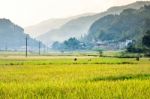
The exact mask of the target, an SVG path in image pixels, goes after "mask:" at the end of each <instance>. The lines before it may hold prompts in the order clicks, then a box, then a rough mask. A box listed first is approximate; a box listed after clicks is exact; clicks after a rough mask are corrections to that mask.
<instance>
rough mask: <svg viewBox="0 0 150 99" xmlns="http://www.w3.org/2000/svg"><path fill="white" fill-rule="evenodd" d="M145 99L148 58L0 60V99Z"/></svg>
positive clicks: (148, 81)
mask: <svg viewBox="0 0 150 99" xmlns="http://www.w3.org/2000/svg"><path fill="white" fill-rule="evenodd" d="M75 57H76V58H77V61H74V58H75ZM149 98H150V59H148V58H142V59H140V61H136V60H135V58H99V57H92V56H41V57H38V56H30V57H28V58H25V57H23V56H9V57H0V99H149Z"/></svg>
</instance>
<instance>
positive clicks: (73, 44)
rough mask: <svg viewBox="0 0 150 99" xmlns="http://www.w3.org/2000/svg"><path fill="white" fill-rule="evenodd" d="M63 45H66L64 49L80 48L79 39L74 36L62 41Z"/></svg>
mask: <svg viewBox="0 0 150 99" xmlns="http://www.w3.org/2000/svg"><path fill="white" fill-rule="evenodd" d="M64 45H65V46H66V49H69V50H77V49H79V48H80V41H79V40H77V39H76V38H70V39H68V40H67V41H65V42H64Z"/></svg>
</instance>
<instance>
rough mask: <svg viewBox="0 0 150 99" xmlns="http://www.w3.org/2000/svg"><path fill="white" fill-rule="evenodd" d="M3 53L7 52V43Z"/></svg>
mask: <svg viewBox="0 0 150 99" xmlns="http://www.w3.org/2000/svg"><path fill="white" fill-rule="evenodd" d="M5 51H6V52H7V43H6V44H5Z"/></svg>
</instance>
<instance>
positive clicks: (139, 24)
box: [86, 6, 150, 42]
mask: <svg viewBox="0 0 150 99" xmlns="http://www.w3.org/2000/svg"><path fill="white" fill-rule="evenodd" d="M147 30H150V6H144V7H142V8H140V9H138V10H135V9H125V10H124V11H123V12H122V13H121V14H120V15H107V16H105V17H103V18H100V19H99V20H97V21H96V22H94V23H93V24H92V26H91V27H90V29H89V33H88V36H87V37H86V40H87V41H125V40H128V39H131V40H136V41H138V42H139V41H140V40H141V38H142V37H143V35H144V33H145V32H146V31H147Z"/></svg>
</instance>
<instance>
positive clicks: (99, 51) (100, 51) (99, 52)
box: [95, 48, 103, 57]
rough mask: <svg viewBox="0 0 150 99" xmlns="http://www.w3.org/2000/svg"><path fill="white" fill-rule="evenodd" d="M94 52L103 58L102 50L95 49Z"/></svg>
mask: <svg viewBox="0 0 150 99" xmlns="http://www.w3.org/2000/svg"><path fill="white" fill-rule="evenodd" d="M95 51H97V52H98V54H99V57H102V56H103V50H102V49H99V48H98V49H95Z"/></svg>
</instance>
